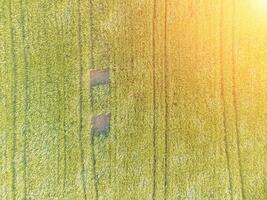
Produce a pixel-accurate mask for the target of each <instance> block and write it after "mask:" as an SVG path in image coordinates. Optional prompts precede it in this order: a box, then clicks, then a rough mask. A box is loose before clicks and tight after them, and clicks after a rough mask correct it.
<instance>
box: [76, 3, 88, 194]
mask: <svg viewBox="0 0 267 200" xmlns="http://www.w3.org/2000/svg"><path fill="white" fill-rule="evenodd" d="M81 34H82V33H81V1H80V0H78V37H79V41H78V42H79V65H80V74H79V91H80V102H79V119H80V122H79V123H80V127H79V148H80V159H81V179H82V186H83V195H84V196H83V198H84V199H87V194H86V185H85V174H84V173H85V172H84V170H85V169H84V151H83V142H82V134H83V133H82V132H83V64H82V35H81Z"/></svg>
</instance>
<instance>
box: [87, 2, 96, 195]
mask: <svg viewBox="0 0 267 200" xmlns="http://www.w3.org/2000/svg"><path fill="white" fill-rule="evenodd" d="M89 5H90V10H89V12H90V13H89V16H90V61H91V63H90V64H91V66H90V68H91V69H94V68H95V60H94V37H93V28H94V24H93V2H92V0H89ZM91 91H92V87H91ZM90 101H91V109H93V95H91V97H90ZM90 136H91V152H92V156H91V159H92V173H93V178H94V189H95V197H96V200H98V183H97V175H96V156H95V138H94V133H91V134H90Z"/></svg>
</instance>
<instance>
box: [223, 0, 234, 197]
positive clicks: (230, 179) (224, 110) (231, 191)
mask: <svg viewBox="0 0 267 200" xmlns="http://www.w3.org/2000/svg"><path fill="white" fill-rule="evenodd" d="M223 17H224V10H223V0H221V2H220V76H221V79H220V85H221V99H222V104H223V105H222V106H223V132H224V146H225V148H224V150H225V155H226V160H227V171H228V183H229V192H230V198H231V199H233V185H232V183H233V180H232V176H231V171H230V156H229V144H228V140H227V125H226V100H225V94H224V89H225V85H224V65H223Z"/></svg>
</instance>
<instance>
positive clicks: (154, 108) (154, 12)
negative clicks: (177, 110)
mask: <svg viewBox="0 0 267 200" xmlns="http://www.w3.org/2000/svg"><path fill="white" fill-rule="evenodd" d="M156 6H157V0H154V1H153V19H152V20H153V25H152V26H153V27H152V28H153V30H152V34H153V36H152V40H153V41H152V45H153V47H152V48H153V61H152V62H153V66H152V67H153V130H152V132H153V190H152V199H156V166H157V155H156V154H157V152H156V52H155V51H156V38H155V37H156V36H155V34H156V30H155V29H156V18H157V17H156V12H157V11H156Z"/></svg>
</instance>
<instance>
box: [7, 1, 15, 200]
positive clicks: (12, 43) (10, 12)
mask: <svg viewBox="0 0 267 200" xmlns="http://www.w3.org/2000/svg"><path fill="white" fill-rule="evenodd" d="M8 9H9V29H10V30H9V31H10V48H11V60H12V61H11V62H12V73H13V85H12V90H11V91H12V98H13V100H12V104H13V105H12V115H13V121H12V126H13V127H12V129H13V130H12V139H11V140H12V147H11V151H12V153H11V171H12V178H11V187H12V198H13V199H14V200H15V199H16V177H17V176H16V163H15V159H16V143H17V133H16V131H17V116H16V113H17V106H16V105H17V57H16V53H15V48H14V45H15V38H14V28H13V25H12V3H11V0H9V6H8Z"/></svg>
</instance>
